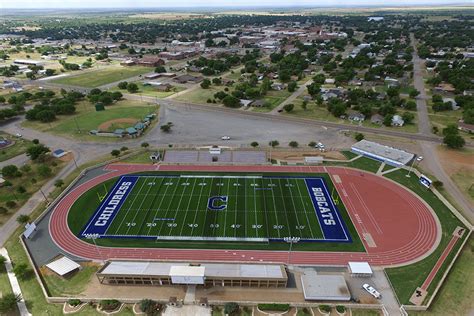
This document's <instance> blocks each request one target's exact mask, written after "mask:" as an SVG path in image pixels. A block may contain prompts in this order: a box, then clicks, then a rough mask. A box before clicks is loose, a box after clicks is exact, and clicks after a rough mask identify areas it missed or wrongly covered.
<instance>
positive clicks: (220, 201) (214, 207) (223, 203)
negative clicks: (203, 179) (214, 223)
mask: <svg viewBox="0 0 474 316" xmlns="http://www.w3.org/2000/svg"><path fill="white" fill-rule="evenodd" d="M228 199H229V198H228V196H227V195H222V196H213V197H210V198H209V200H208V201H207V208H208V209H210V210H211V211H223V210H225V209H226V208H227V200H228Z"/></svg>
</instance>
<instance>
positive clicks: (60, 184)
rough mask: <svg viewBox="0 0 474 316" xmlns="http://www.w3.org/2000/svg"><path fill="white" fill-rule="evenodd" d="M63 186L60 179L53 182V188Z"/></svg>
mask: <svg viewBox="0 0 474 316" xmlns="http://www.w3.org/2000/svg"><path fill="white" fill-rule="evenodd" d="M63 185H64V181H63V180H62V179H58V180H56V181H54V186H55V187H56V188H60V187H62V186H63Z"/></svg>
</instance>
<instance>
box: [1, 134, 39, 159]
mask: <svg viewBox="0 0 474 316" xmlns="http://www.w3.org/2000/svg"><path fill="white" fill-rule="evenodd" d="M0 139H7V140H11V141H14V142H15V143H14V144H13V145H10V146H8V147H6V148H2V149H0V161H5V160H8V159H10V158H13V157H15V156H18V155H21V154H23V153H24V152H25V151H26V149H27V148H28V146H30V145H31V144H32V143H31V142H30V141H29V140H26V139H22V138H18V137H15V136H13V135H10V134H7V133H4V132H0Z"/></svg>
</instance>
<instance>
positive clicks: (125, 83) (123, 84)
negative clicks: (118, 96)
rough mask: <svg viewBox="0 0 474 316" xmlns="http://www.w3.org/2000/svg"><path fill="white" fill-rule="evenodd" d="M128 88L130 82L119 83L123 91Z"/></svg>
mask: <svg viewBox="0 0 474 316" xmlns="http://www.w3.org/2000/svg"><path fill="white" fill-rule="evenodd" d="M127 86H128V82H126V81H122V82H119V84H118V88H119V89H122V90H125V89H127Z"/></svg>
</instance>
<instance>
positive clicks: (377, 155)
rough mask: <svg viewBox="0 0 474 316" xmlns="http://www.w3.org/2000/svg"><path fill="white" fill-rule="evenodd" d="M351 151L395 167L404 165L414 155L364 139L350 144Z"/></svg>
mask: <svg viewBox="0 0 474 316" xmlns="http://www.w3.org/2000/svg"><path fill="white" fill-rule="evenodd" d="M351 151H352V152H354V153H356V154H358V155H363V156H365V157H368V158H372V159H375V160H379V161H382V162H385V163H386V164H389V165H392V166H395V167H401V166H403V165H406V164H408V163H409V162H410V161H411V160H412V159H413V158H414V157H415V155H414V154H412V153H409V152H406V151H404V150H401V149H397V148H393V147H390V146H385V145H382V144H379V143H375V142H370V141H368V140H365V139H363V140H361V141H360V142H357V143H355V144H354V145H352V147H351Z"/></svg>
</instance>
